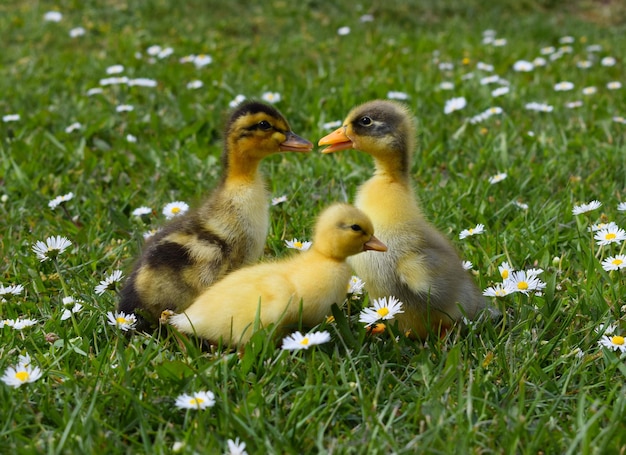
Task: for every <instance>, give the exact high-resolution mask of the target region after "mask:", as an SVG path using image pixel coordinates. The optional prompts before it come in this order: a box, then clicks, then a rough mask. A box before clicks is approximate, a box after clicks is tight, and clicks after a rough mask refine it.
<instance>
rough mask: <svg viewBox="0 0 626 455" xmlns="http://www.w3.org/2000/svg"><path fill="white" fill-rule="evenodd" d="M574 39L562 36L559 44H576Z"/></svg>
mask: <svg viewBox="0 0 626 455" xmlns="http://www.w3.org/2000/svg"><path fill="white" fill-rule="evenodd" d="M574 41H575V40H574V37H573V36H569V35H566V36H562V37H560V38H559V44H572V43H573V42H574Z"/></svg>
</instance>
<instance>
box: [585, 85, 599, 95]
mask: <svg viewBox="0 0 626 455" xmlns="http://www.w3.org/2000/svg"><path fill="white" fill-rule="evenodd" d="M597 91H598V89H597V88H596V87H585V88H583V95H586V96H589V95H594V94H595V93H597Z"/></svg>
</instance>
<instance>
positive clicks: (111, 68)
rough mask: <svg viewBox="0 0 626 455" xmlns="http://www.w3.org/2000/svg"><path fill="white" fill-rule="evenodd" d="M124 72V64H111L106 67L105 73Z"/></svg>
mask: <svg viewBox="0 0 626 455" xmlns="http://www.w3.org/2000/svg"><path fill="white" fill-rule="evenodd" d="M123 72H124V65H113V66H109V67H108V68H107V69H106V73H107V74H120V73H123Z"/></svg>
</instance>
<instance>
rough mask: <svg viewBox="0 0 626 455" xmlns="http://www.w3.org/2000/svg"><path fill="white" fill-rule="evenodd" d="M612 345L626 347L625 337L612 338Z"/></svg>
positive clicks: (616, 336)
mask: <svg viewBox="0 0 626 455" xmlns="http://www.w3.org/2000/svg"><path fill="white" fill-rule="evenodd" d="M611 343H613V344H616V345H618V346H623V345H624V337H621V336H619V335H615V336H614V337H612V338H611Z"/></svg>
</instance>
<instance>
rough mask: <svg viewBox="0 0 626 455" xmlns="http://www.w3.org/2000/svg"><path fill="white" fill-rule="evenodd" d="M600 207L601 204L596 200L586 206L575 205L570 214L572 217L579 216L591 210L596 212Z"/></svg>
mask: <svg viewBox="0 0 626 455" xmlns="http://www.w3.org/2000/svg"><path fill="white" fill-rule="evenodd" d="M601 205H602V202H600V201H598V200H593V201H591V202H589V203H588V204H580V205H575V206H574V208H573V209H572V214H573V215H581V214H583V213H587V212H590V211H592V210H596V209H598V208H600V206H601Z"/></svg>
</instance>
